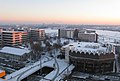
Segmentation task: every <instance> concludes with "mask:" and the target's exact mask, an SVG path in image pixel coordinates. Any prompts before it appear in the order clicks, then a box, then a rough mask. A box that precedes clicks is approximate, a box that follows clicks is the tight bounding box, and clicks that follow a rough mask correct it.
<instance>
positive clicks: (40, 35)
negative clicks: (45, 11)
mask: <svg viewBox="0 0 120 81" xmlns="http://www.w3.org/2000/svg"><path fill="white" fill-rule="evenodd" d="M44 38H45V30H42V29H31V30H30V31H29V39H30V40H31V41H40V40H43V39H44Z"/></svg>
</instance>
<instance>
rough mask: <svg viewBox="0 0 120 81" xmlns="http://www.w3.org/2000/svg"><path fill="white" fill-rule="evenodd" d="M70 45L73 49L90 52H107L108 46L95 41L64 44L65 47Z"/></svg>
mask: <svg viewBox="0 0 120 81" xmlns="http://www.w3.org/2000/svg"><path fill="white" fill-rule="evenodd" d="M66 47H68V48H69V49H70V50H72V51H79V52H88V53H93V54H95V53H98V54H101V53H106V52H107V48H106V47H102V46H101V44H99V43H93V42H74V43H71V44H68V45H66V46H63V48H66Z"/></svg>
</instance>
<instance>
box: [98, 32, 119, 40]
mask: <svg viewBox="0 0 120 81" xmlns="http://www.w3.org/2000/svg"><path fill="white" fill-rule="evenodd" d="M96 33H97V34H98V35H99V39H98V41H99V42H114V41H116V42H120V32H117V31H107V30H96Z"/></svg>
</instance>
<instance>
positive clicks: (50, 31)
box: [44, 28, 58, 37]
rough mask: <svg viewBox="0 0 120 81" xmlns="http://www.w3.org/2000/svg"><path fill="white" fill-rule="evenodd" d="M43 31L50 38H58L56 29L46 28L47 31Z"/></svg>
mask: <svg viewBox="0 0 120 81" xmlns="http://www.w3.org/2000/svg"><path fill="white" fill-rule="evenodd" d="M44 30H45V33H46V34H47V35H49V36H51V37H54V36H58V30H56V29H51V28H48V29H44Z"/></svg>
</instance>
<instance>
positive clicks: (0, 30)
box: [0, 28, 3, 47]
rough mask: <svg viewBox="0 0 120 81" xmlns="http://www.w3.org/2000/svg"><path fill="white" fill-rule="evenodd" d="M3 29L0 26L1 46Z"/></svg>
mask: <svg viewBox="0 0 120 81" xmlns="http://www.w3.org/2000/svg"><path fill="white" fill-rule="evenodd" d="M2 31H3V29H2V28H0V47H2Z"/></svg>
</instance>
